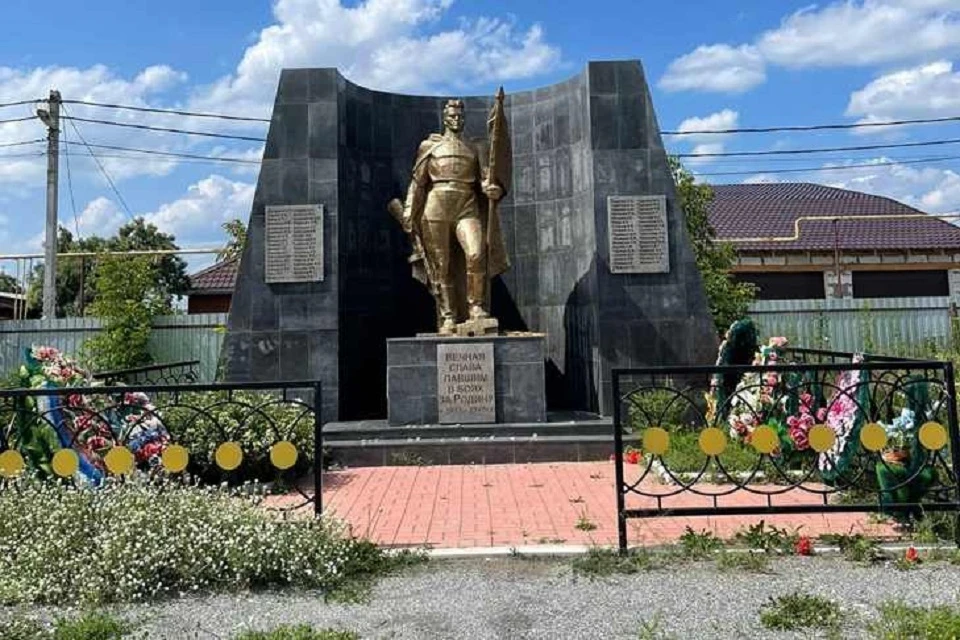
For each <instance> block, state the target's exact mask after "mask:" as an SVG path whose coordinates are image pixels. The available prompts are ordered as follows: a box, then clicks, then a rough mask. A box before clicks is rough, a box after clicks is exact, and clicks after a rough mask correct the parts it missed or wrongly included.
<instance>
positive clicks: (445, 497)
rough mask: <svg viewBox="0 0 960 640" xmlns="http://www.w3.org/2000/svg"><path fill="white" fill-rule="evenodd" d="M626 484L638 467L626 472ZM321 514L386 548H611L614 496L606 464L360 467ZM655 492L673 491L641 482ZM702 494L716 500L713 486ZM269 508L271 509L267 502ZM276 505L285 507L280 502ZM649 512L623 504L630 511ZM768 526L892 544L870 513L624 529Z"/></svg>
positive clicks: (669, 521)
mask: <svg viewBox="0 0 960 640" xmlns="http://www.w3.org/2000/svg"><path fill="white" fill-rule="evenodd" d="M626 474H627V479H628V480H630V478H631V475H632V476H633V478H634V479H636V477H637V475H638V470H637V467H635V466H629V465H628V466H627V468H626ZM324 483H325V484H324V508H325V511H326V512H327V513H329V514H331V515H332V516H334V517H336V518H338V519H340V520H343V521H345V522H347V523H349V525H350V527H351V529H352V531H353V533H354V534H355V535H359V536H363V537H367V538H370V539H372V540H374V541H376V542H377V543H379V544H382V545H387V546H423V545H429V546H431V547H435V548H440V547H490V546H494V547H501V546H528V545H537V544H579V545H591V544H599V545H612V544H616V540H617V529H616V495H615V492H614V465H613V462H563V463H539V464H514V465H489V466H480V465H469V466H423V467H416V466H407V467H363V468H357V469H346V470H342V471H332V472H328V473H326V474H324ZM644 486H645V488H647V489H648V490H652V491H658V492H663V493H666V492H669V491H671V490H675V488H674V487H671V486H669V485H661V484H657V483H655V482H649V484H648V481H645V485H644ZM703 489H704V490H705V491H712V492H720V491H722V489H723V487H721V486H719V485H705V486H704V487H703ZM669 500H670V501H665V503H664V504H665V505H666V506H672V507H679V506H693V505H696V504H706V503H707V501H709V498H703V497H698V496H695V495H686V496H676V497H673V498H670V499H669ZM764 500H765V498H760V497H758V496H753V495H750V494H745V493H744V492H737V494H734V495H732V496H727V497H724V498H722V499H721V501H720V504H721V505H735V504H738V505H742V504H749V503H757V502H758V501H759V503H763V501H764ZM816 501H817V496H815V495H812V494H810V493H806V492H802V491H796V490H794V491H790V492H788V493H786V494H784V495H782V496H778V497H776V498H775V499H774V504H802V503H816ZM274 502H275V503H276V502H277V501H274ZM281 502H282V500H281ZM643 505H652V501H650V500H649V499H647V500H646V501H645V502H644V499H643V498H641V497H640V496H630V497H629V499H628V501H627V506H628V507H634V508H636V507H640V506H643ZM761 519H763V520H765V521H766V522H767V523H769V524H771V525H774V526H777V527H786V528H787V529H789V530H793V529H794V528H795V527H801V529H800V531H801V533H803V534H805V535H810V536H816V535H819V534H821V533H828V532H833V533H849V532H851V531H853V532H858V531H859V532H863V533H865V534H869V535H873V536H880V537H892V536H893V535H894V532H893V530H892V528H891V527H889V526H887V525H880V524H875V523H872V522H871V521H870V517H869V515H867V514H829V515H820V514H810V515H806V514H804V515H789V516H722V517H689V518H687V517H658V518H649V519H643V520H640V519H636V520H629V521H628V535H629V541H630V544H631V545H634V544H659V543H665V542H670V541H673V540H676V539H677V538H678V537H679V536H680V535H681V534H682V533H683V532H684V530H685V528H686V527H687V526H690V527H692V528H693V529H694V530H697V531H699V530H701V529H709V530H711V531H714V532H715V533H716V534H717V535H719V536H721V537H725V538H726V537H730V536H732V535H733V534H734V533H735V532H736V531H737V530H738V529H740V528H742V527H744V526H747V525H751V524H755V523H757V522H759V521H760V520H761Z"/></svg>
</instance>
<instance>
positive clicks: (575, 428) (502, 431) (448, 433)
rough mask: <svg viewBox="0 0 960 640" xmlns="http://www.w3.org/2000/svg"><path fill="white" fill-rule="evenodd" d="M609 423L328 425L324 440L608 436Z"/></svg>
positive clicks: (364, 422) (376, 422)
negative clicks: (399, 425)
mask: <svg viewBox="0 0 960 640" xmlns="http://www.w3.org/2000/svg"><path fill="white" fill-rule="evenodd" d="M612 429H613V423H612V422H611V421H610V420H603V419H595V420H571V421H553V422H530V423H506V424H442V425H440V424H430V425H415V426H402V427H398V426H391V425H389V424H387V422H386V421H385V420H376V421H374V420H368V421H363V422H331V423H328V424H326V425H324V427H323V436H324V440H325V441H327V442H337V441H344V440H351V441H352V440H423V439H437V438H450V439H458V438H508V437H546V436H611V435H612V433H613V432H612Z"/></svg>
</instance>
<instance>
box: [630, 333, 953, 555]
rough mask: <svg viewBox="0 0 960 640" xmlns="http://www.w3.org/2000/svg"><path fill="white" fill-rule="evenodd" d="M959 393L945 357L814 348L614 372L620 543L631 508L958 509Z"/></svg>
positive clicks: (912, 513) (904, 514) (731, 511)
mask: <svg viewBox="0 0 960 640" xmlns="http://www.w3.org/2000/svg"><path fill="white" fill-rule="evenodd" d="M955 389H956V386H955V379H954V370H953V365H952V363H950V362H936V361H919V360H908V359H902V358H891V357H885V356H864V357H857V356H854V355H853V354H845V353H838V352H831V351H817V350H810V349H791V350H784V352H783V355H782V358H781V359H780V360H779V361H777V363H776V364H765V365H754V366H701V367H660V368H644V369H618V370H615V371H613V390H614V394H615V395H614V398H615V399H616V403H615V408H614V442H615V460H616V471H615V474H616V487H617V511H618V520H619V522H618V533H619V546H620V549H621V550H625V549H626V548H627V521H628V519H630V518H648V517H655V516H668V515H672V516H719V515H753V514H757V515H762V514H798V513H815V512H881V513H884V514H889V515H891V516H892V517H894V518H897V519H901V520H902V519H909V518H913V517H919V516H921V515H922V513H923V512H927V511H930V512H932V511H950V512H954V513H955V514H956V517H958V518H960V488H958V487H960V481H958V473H960V461H958V455H960V437H958V428H957V412H956V396H955ZM625 434H637V435H638V436H639V438H640V442H641V443H642V444H641V447H640V449H639V451H635V452H631V451H630V450H625V446H624V435H625ZM958 522H960V521H958ZM956 530H957V532H958V534H957V535H958V544H960V526H958V527H957V528H956Z"/></svg>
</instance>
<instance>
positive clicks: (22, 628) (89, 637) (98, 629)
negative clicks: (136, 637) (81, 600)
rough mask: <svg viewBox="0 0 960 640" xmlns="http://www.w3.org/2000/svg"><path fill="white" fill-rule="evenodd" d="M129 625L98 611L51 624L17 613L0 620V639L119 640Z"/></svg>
mask: <svg viewBox="0 0 960 640" xmlns="http://www.w3.org/2000/svg"><path fill="white" fill-rule="evenodd" d="M132 630H133V625H131V624H129V623H127V622H125V621H123V620H118V619H117V618H114V617H113V616H111V615H108V614H106V613H102V612H92V613H87V614H84V615H82V616H80V617H78V618H72V619H70V618H64V619H61V620H57V621H56V622H55V623H54V624H53V625H47V624H44V623H42V622H40V621H38V620H33V619H29V618H25V617H21V616H18V615H11V616H8V617H7V618H6V619H5V620H3V621H2V622H0V638H3V639H4V640H121V638H123V637H124V635H125V634H127V633H129V632H130V631H132Z"/></svg>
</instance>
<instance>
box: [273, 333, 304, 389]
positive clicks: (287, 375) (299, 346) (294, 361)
mask: <svg viewBox="0 0 960 640" xmlns="http://www.w3.org/2000/svg"><path fill="white" fill-rule="evenodd" d="M309 378H310V350H309V336H308V334H306V333H296V332H293V331H281V332H280V379H281V380H308V379H309Z"/></svg>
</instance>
